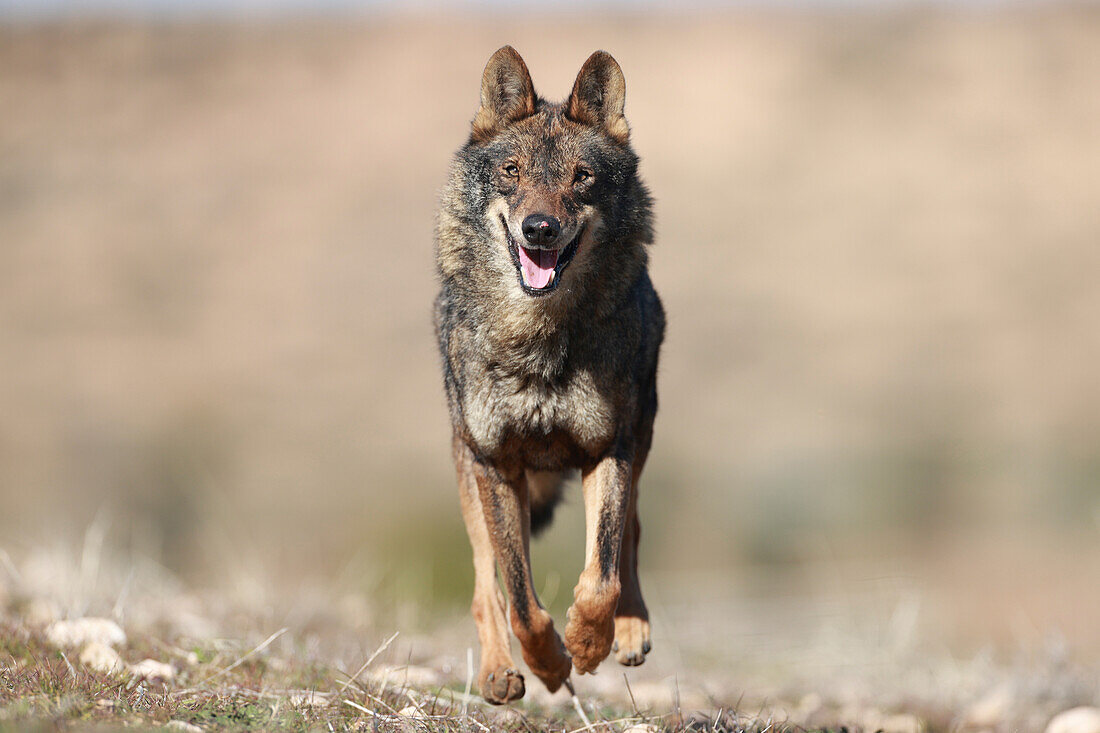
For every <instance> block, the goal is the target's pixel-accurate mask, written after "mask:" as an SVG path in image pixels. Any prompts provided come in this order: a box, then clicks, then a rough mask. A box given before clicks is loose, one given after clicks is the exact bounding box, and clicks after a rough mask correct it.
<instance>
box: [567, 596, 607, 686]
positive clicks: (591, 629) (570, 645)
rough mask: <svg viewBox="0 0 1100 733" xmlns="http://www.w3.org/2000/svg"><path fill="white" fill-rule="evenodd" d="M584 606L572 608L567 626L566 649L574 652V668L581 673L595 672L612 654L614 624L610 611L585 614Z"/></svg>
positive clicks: (571, 652)
mask: <svg viewBox="0 0 1100 733" xmlns="http://www.w3.org/2000/svg"><path fill="white" fill-rule="evenodd" d="M583 608H584V607H583V606H581V605H579V604H574V605H573V606H572V607H570V609H569V613H568V615H569V623H568V624H566V626H565V648H566V649H568V650H569V653H570V654H572V655H573V667H574V668H576V670H577V672H578V673H579V674H584V673H586V672H595V671H596V667H598V666H600V662H602V661H603V660H604V659H606V658H607V655H608V654H610V653H611V643H612V641H613V640H614V638H615V624H614V621H613V619H612V617H611V614H610V613H606V614H605V613H585V612H584V610H583Z"/></svg>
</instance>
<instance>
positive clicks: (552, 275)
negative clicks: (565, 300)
mask: <svg viewBox="0 0 1100 733" xmlns="http://www.w3.org/2000/svg"><path fill="white" fill-rule="evenodd" d="M500 222H501V224H503V225H504V232H505V236H507V237H508V252H509V253H510V254H511V255H512V262H514V263H515V265H516V270H517V271H519V284H520V286H521V287H522V288H523V292H525V293H527V294H528V295H534V296H540V295H546V294H548V293H552V292H554V290H556V289H557V287H558V283H560V282H561V274H562V272H564V271H565V268H566V267H568V266H569V263H570V262H572V261H573V255H575V254H577V247H578V245H579V244H580V241H581V236H582V235H583V234H584V227H583V226H582V227H581V228H580V229H578V230H577V234H576V236H575V237H573V240H572V241H571V242H570V243H569V244H567V245H565V246H564V247H561V248H559V249H537V248H529V247H524V246H521V245H519V244H516V241H515V240H514V239H512V232H511V230H510V229H509V228H508V222H507V220H506V219H505V218H504V217H503V216H501V217H500Z"/></svg>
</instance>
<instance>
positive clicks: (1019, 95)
mask: <svg viewBox="0 0 1100 733" xmlns="http://www.w3.org/2000/svg"><path fill="white" fill-rule="evenodd" d="M543 23H545V24H546V25H545V29H546V30H547V31H548V32H545V33H543V32H540V33H532V32H531V30H532V28H543V27H544V26H543V25H542V24H543ZM550 31H552V32H550ZM504 43H512V44H513V45H515V46H516V47H517V48H518V49H519V50H520V52H521V53H522V54H523V55H524V57H525V59H526V60H527V63H528V65H529V66H530V68H531V71H532V75H533V77H534V79H535V83H536V87H537V88H538V89H539V91H540V92H541V93H543V94H544V95H546V96H548V97H552V98H558V97H562V96H564V95H565V94H566V93H567V92H568V90H569V88H570V85H571V83H572V79H573V76H574V75H575V73H576V71H577V69H578V68H579V66H580V64H581V63H582V62H583V60H584V59H585V58H586V57H587V55H588V54H589V53H590V52H591V51H592V50H594V49H596V48H604V49H607V50H608V51H610V52H612V53H613V54H614V55H615V56H616V58H617V59H618V60H619V61H620V63H621V64H622V66H623V68H624V70H625V73H626V78H627V85H628V95H627V113H628V117H629V119H630V121H631V123H632V126H633V130H634V144H635V147H636V149H637V150H638V151H639V153H640V154H641V156H642V159H643V168H642V171H643V175H644V176H645V178H646V180H647V181H648V182H649V184H650V186H651V188H652V190H653V192H654V194H655V196H656V199H657V216H658V244H657V245H656V246H655V248H654V249H653V252H652V263H653V264H652V273H653V279H654V281H655V283H656V284H657V286H658V290H659V292H660V293H661V295H662V297H663V299H664V301H665V305H666V309H667V310H668V312H669V321H670V323H669V335H668V340H667V342H666V346H665V350H664V354H663V371H662V374H661V382H660V390H661V400H662V403H661V413H660V416H659V418H658V426H657V438H656V443H655V447H654V451H653V453H652V456H651V459H650V462H649V468H648V469H647V470H648V473H647V476H646V478H645V480H644V482H643V495H642V500H641V507H642V519H643V523H644V524H645V526H646V529H647V532H646V542H645V543H643V555H642V558H643V565H646V566H647V568H648V570H649V571H650V572H651V573H657V572H661V571H665V572H668V571H671V570H674V569H677V568H680V567H683V566H685V565H687V566H689V567H691V568H693V569H694V570H697V571H699V573H700V575H698V576H695V575H692V576H691V578H690V579H694V578H696V577H698V578H702V579H704V580H700V582H699V585H700V586H703V587H708V588H711V589H712V590H715V589H716V590H717V591H718V592H719V594H720V595H721V594H725V593H733V594H736V593H735V591H734V590H732V589H734V588H737V587H749V586H750V585H751V584H752V583H753V582H757V581H760V582H764V583H766V584H768V585H767V587H768V588H772V587H773V586H772V585H771V584H773V583H775V582H777V581H776V578H789V579H790V580H791V582H792V584H793V585H801V586H803V587H805V586H807V585H809V586H810V587H819V586H820V587H829V588H834V589H835V587H841V588H847V587H851V586H852V585H857V586H858V584H859V583H862V582H864V581H867V579H869V578H870V579H873V578H881V577H883V576H884V575H885V576H886V577H892V578H897V579H901V581H902V582H904V583H906V584H913V585H915V586H916V587H917V588H918V589H919V590H920V591H921V592H922V593H928V594H929V597H931V598H932V599H933V605H934V606H936V607H938V608H940V609H941V611H942V613H943V615H944V616H945V617H946V618H948V619H949V620H951V622H952V623H953V624H955V625H957V626H958V627H959V628H961V629H963V630H964V631H963V632H962V633H966V634H969V636H965V637H964V638H967V639H971V638H977V639H978V640H985V639H987V638H995V639H1006V638H1007V639H1015V640H1019V639H1021V638H1024V639H1028V638H1032V637H1035V638H1041V637H1043V636H1044V635H1046V634H1048V633H1050V632H1058V633H1061V634H1064V635H1066V636H1067V637H1068V638H1069V639H1071V640H1073V641H1075V642H1078V643H1080V644H1082V645H1091V648H1093V649H1098V650H1100V629H1098V627H1096V625H1095V623H1094V620H1095V618H1096V617H1097V616H1098V615H1100V591H1098V590H1097V584H1096V583H1095V582H1094V581H1095V578H1096V577H1100V576H1098V573H1100V551H1098V547H1100V379H1098V377H1097V374H1098V372H1100V328H1098V327H1097V321H1098V318H1100V287H1097V283H1098V277H1100V247H1098V246H1097V245H1098V243H1100V206H1098V205H1097V202H1098V200H1100V173H1098V171H1100V95H1098V94H1097V89H1100V11H1098V9H1097V8H1096V7H1095V6H1086V5H1082V6H1079V7H1068V6H1067V7H1053V6H1048V7H1043V8H1041V9H1040V8H1032V9H1014V10H1010V9H1004V10H998V11H974V12H959V13H951V12H948V11H946V10H933V9H909V10H905V9H899V10H894V11H891V12H888V13H887V12H873V11H870V10H868V11H865V12H858V13H843V12H828V13H826V12H821V13H796V12H789V11H787V12H775V13H766V12H748V11H745V12H742V13H735V14H715V15H713V16H695V17H691V18H689V19H677V18H672V17H647V16H642V15H630V16H624V17H616V16H610V15H609V16H601V17H598V18H590V17H577V18H574V17H572V16H562V15H555V16H552V17H548V18H539V17H538V16H515V17H511V18H506V19H503V20H499V19H498V20H486V19H485V18H481V19H473V18H467V17H457V16H456V17H445V18H440V19H437V20H432V21H428V20H414V19H408V18H406V19H373V20H371V19H359V20H355V21H350V20H348V21H344V20H340V19H329V20H319V19H315V20H298V21H293V20H284V21H280V22H271V23H266V24H257V23H252V24H244V23H239V24H234V23H228V22H227V23H213V22H199V21H194V22H186V23H185V22H179V23H174V24H161V25H144V24H128V23H124V22H113V23H92V22H86V23H66V22H57V23H52V24H27V25H9V26H7V27H3V28H2V29H0V70H2V71H0V109H2V110H3V113H2V114H0V334H2V338H0V506H2V507H3V510H2V511H0V547H3V548H5V549H6V550H8V551H9V552H10V553H11V554H12V555H26V554H28V553H31V552H33V551H34V549H35V548H37V547H39V546H42V545H44V544H51V543H66V544H73V545H78V544H79V543H80V542H81V541H83V540H82V538H83V537H84V531H85V528H86V527H87V526H88V525H89V524H90V523H92V522H93V518H94V517H96V516H99V517H102V518H104V519H102V520H101V521H102V522H104V523H105V525H106V526H108V527H109V529H107V530H105V531H106V533H107V535H108V537H109V539H108V540H106V541H107V542H108V543H113V544H114V545H116V546H117V547H119V548H120V549H122V550H123V551H127V552H131V551H132V552H133V553H135V554H138V555H141V556H145V557H152V558H154V559H156V560H158V561H159V562H162V563H164V564H165V565H166V566H167V567H168V568H170V569H171V570H173V571H175V572H178V573H180V574H182V575H183V576H185V577H189V578H192V579H196V580H199V581H202V582H210V583H216V582H218V581H219V580H221V579H224V578H225V576H226V575H227V574H232V573H233V572H240V573H248V572H252V571H253V570H256V569H264V570H266V571H268V572H271V573H279V574H280V575H282V576H283V577H284V578H293V577H300V576H311V577H320V578H322V579H328V580H331V581H333V582H337V583H344V584H349V585H353V586H360V587H364V588H368V589H369V588H375V589H377V588H385V589H387V590H386V593H390V592H392V593H395V594H402V593H403V594H406V595H409V596H412V597H417V596H418V595H421V594H422V593H423V591H424V589H425V588H429V589H431V591H432V592H433V593H436V594H437V595H438V597H440V598H446V599H452V598H456V599H460V603H461V604H463V605H464V604H465V603H466V593H467V589H468V588H469V584H470V581H469V575H470V570H469V568H468V554H467V552H468V551H467V549H466V546H465V539H464V535H463V530H462V526H461V522H460V520H459V518H458V513H457V499H456V492H455V489H454V479H453V476H452V473H451V470H452V469H451V466H450V461H449V448H448V445H449V442H448V441H449V437H448V435H449V432H448V431H449V428H448V425H447V419H446V412H445V406H444V398H443V394H442V389H441V387H440V383H439V376H438V364H437V357H436V354H435V348H434V344H433V337H432V331H431V322H430V320H431V319H430V305H431V301H432V298H433V295H434V291H435V287H436V286H435V281H434V264H433V253H432V246H433V245H432V231H433V226H434V214H435V207H436V197H437V191H438V189H439V187H440V185H441V184H442V182H443V180H444V177H445V175H446V171H447V167H448V164H449V159H450V156H451V154H452V152H453V150H454V149H455V148H456V147H457V146H458V145H459V144H461V142H462V141H463V139H464V136H465V134H466V130H467V125H468V122H469V120H470V118H471V117H472V115H473V113H474V111H475V108H476V105H477V99H478V84H479V77H480V73H481V69H482V66H483V64H484V63H485V60H486V59H487V58H488V56H489V54H491V53H492V51H493V50H495V49H496V48H497V47H499V46H500V45H502V44H504ZM579 504H580V502H579V499H577V498H576V497H574V499H573V501H572V507H571V511H570V512H568V513H567V514H566V515H564V516H563V517H562V518H561V520H560V522H559V524H560V525H561V526H558V527H556V528H555V531H554V532H551V533H550V536H549V538H548V539H547V543H548V544H547V545H546V546H544V547H541V548H540V549H538V550H536V552H538V553H541V554H540V555H537V562H538V563H540V573H542V572H544V571H543V569H542V568H544V567H545V566H546V565H551V566H553V567H556V568H559V569H560V571H561V573H562V577H563V579H562V580H561V585H562V586H563V587H564V589H565V590H563V591H562V593H561V594H559V595H560V596H561V598H559V600H558V602H559V603H563V602H564V600H563V599H564V596H565V595H567V590H568V588H570V587H571V584H572V577H573V576H574V575H575V572H576V570H577V569H578V568H579V564H580V555H581V551H580V548H579V543H580V542H581V539H580V538H582V537H583V531H582V528H581V526H580V520H579V514H578V512H579ZM676 575H678V576H679V577H681V578H682V579H684V577H685V576H684V575H683V574H682V573H676ZM555 577H556V576H555ZM690 579H685V582H686V581H687V580H690ZM754 579H756V580H754ZM547 582H549V581H547ZM937 604H938V605H937Z"/></svg>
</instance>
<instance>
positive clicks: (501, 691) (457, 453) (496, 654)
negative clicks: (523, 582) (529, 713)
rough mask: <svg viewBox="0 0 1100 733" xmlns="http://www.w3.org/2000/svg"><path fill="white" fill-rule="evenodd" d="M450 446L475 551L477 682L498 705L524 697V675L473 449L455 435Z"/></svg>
mask: <svg viewBox="0 0 1100 733" xmlns="http://www.w3.org/2000/svg"><path fill="white" fill-rule="evenodd" d="M453 448H454V461H455V471H456V472H457V474H458V491H459V499H460V500H461V503H462V518H463V519H464V520H465V521H466V532H467V533H468V534H469V535H470V546H471V547H472V548H473V551H474V602H473V605H472V607H471V610H472V611H473V614H474V622H475V623H476V624H477V638H478V641H479V642H480V643H481V669H480V671H479V672H478V675H477V679H478V685H479V686H480V689H481V696H482V697H484V698H485V699H486V700H487V701H488V702H491V703H493V704H494V705H501V704H503V703H506V702H511V701H512V700H518V699H519V698H521V697H523V693H524V692H525V689H524V685H523V675H521V674H520V673H519V670H517V669H516V663H515V662H513V661H512V650H511V648H510V647H511V645H510V644H509V638H508V622H507V620H506V616H505V610H504V596H502V595H501V593H500V587H499V586H498V585H497V572H496V561H495V559H494V556H493V545H492V541H491V540H490V539H489V529H488V527H487V526H486V524H485V514H484V512H482V510H481V497H480V496H478V491H477V480H476V478H475V477H474V459H473V453H472V452H471V451H470V449H469V448H468V447H467V446H466V444H465V443H463V442H462V441H461V440H460V439H459V438H458V437H456V438H455V440H454V446H453Z"/></svg>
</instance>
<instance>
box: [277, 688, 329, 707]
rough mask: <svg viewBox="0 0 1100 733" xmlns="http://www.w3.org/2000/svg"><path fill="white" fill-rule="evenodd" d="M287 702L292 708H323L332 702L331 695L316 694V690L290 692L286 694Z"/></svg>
mask: <svg viewBox="0 0 1100 733" xmlns="http://www.w3.org/2000/svg"><path fill="white" fill-rule="evenodd" d="M287 700H288V701H290V704H291V705H294V706H302V705H304V706H306V707H324V706H325V705H328V704H329V703H330V702H332V693H331V692H318V691H317V690H292V691H290V692H288V693H287Z"/></svg>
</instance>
